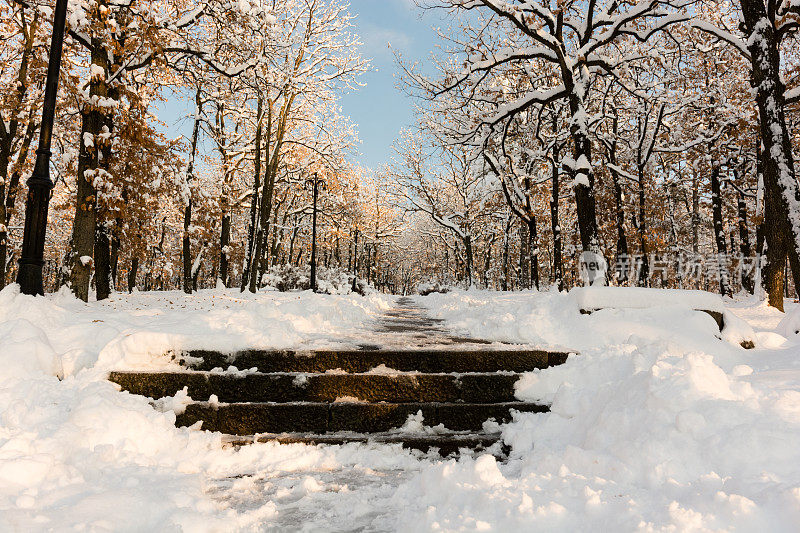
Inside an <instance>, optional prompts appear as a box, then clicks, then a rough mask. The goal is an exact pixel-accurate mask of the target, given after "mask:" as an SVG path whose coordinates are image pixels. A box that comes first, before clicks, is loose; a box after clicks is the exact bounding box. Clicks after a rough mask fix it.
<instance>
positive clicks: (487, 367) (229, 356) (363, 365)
mask: <svg viewBox="0 0 800 533" xmlns="http://www.w3.org/2000/svg"><path fill="white" fill-rule="evenodd" d="M575 353H577V352H576V351H567V350H564V351H556V350H546V349H526V348H520V349H509V348H497V349H491V348H486V347H483V348H480V349H461V348H459V349H452V348H450V347H443V348H438V349H432V348H419V349H403V350H395V349H378V350H358V349H343V350H329V349H325V350H241V351H234V352H230V353H224V352H221V351H216V350H184V351H181V352H175V353H171V354H170V355H171V357H172V358H173V360H176V361H178V363H179V364H181V365H184V366H186V367H188V368H192V369H195V370H207V371H209V370H213V369H215V368H227V367H228V366H229V365H235V366H237V367H239V368H257V369H258V370H259V371H261V372H264V373H275V372H301V373H311V372H325V371H327V370H342V371H345V372H351V373H365V372H368V371H370V370H372V369H373V368H375V367H377V366H380V365H385V366H386V367H388V368H391V369H393V370H398V371H402V372H408V371H419V372H422V373H469V372H496V371H511V372H531V371H533V370H540V369H544V368H549V367H552V366H558V365H561V364H564V363H565V362H566V361H567V358H568V357H569V356H570V355H572V354H575Z"/></svg>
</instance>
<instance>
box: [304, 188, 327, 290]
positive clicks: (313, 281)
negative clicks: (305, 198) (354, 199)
mask: <svg viewBox="0 0 800 533" xmlns="http://www.w3.org/2000/svg"><path fill="white" fill-rule="evenodd" d="M309 186H310V187H311V188H312V190H313V191H314V209H313V214H312V216H311V290H312V291H314V292H317V198H318V197H319V189H320V188H322V189H324V188H325V180H324V179H322V178H320V177H319V176H318V175H317V173H316V172H314V174H313V176H312V177H311V178H309V179H307V180H306V187H309Z"/></svg>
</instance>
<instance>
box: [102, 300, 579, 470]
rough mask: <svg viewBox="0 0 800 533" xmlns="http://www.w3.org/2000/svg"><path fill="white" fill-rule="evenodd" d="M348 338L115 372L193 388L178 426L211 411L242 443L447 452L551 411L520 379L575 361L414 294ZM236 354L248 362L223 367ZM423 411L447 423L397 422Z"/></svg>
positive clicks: (159, 394) (186, 356)
mask: <svg viewBox="0 0 800 533" xmlns="http://www.w3.org/2000/svg"><path fill="white" fill-rule="evenodd" d="M339 342H340V343H342V342H343V343H344V344H345V345H346V346H351V347H352V346H354V347H355V348H347V349H341V350H336V349H333V350H330V349H326V350H305V351H265V350H249V351H243V352H238V353H234V354H223V353H220V352H215V351H206V350H194V351H188V352H186V353H183V354H180V355H179V356H177V357H176V359H177V360H178V362H179V363H180V364H181V366H182V367H183V368H185V370H183V371H181V372H157V373H148V372H113V373H112V374H111V376H110V379H111V381H114V382H115V383H118V384H119V385H120V386H121V387H122V389H123V390H127V391H129V392H131V393H134V394H140V395H143V396H147V397H149V398H153V399H159V398H164V397H167V396H174V395H175V393H177V392H178V391H181V390H183V388H184V387H186V388H188V393H189V396H190V397H191V398H192V400H193V402H192V403H191V404H189V405H188V406H187V407H186V410H185V411H184V412H183V413H182V414H180V415H178V417H177V422H176V423H177V425H179V426H192V425H194V424H196V423H198V422H202V429H206V430H210V431H219V432H222V433H225V434H226V435H228V437H227V441H228V442H229V443H232V444H234V445H238V444H246V443H249V442H253V441H254V440H258V441H267V440H275V441H278V442H283V443H295V442H303V443H319V444H342V443H346V442H367V441H370V442H381V443H401V444H402V445H403V446H405V447H409V448H416V449H420V450H423V451H428V450H429V449H430V448H436V449H438V451H439V452H440V453H442V454H443V455H448V454H450V453H452V452H457V451H458V450H460V449H462V448H470V449H476V450H480V449H485V448H488V447H490V446H492V445H494V444H495V443H496V442H498V441H499V440H500V435H499V433H496V432H492V431H487V430H486V429H485V427H486V426H485V423H486V421H487V420H494V421H496V422H499V423H502V422H507V421H509V420H510V419H511V416H512V412H513V411H521V412H543V411H547V410H548V406H546V405H539V404H535V403H525V402H520V401H518V400H517V399H516V398H515V397H514V385H515V383H516V382H517V380H518V379H519V376H520V373H522V372H530V371H533V370H536V369H543V368H547V367H550V366H554V365H559V364H562V363H564V362H565V361H566V360H567V353H564V352H556V351H545V350H530V349H526V348H525V347H521V346H514V345H503V344H494V343H491V342H487V341H484V340H480V339H472V338H465V337H462V336H457V335H453V334H451V333H450V332H449V331H448V330H447V329H446V328H445V327H444V325H443V321H442V320H441V319H438V318H433V317H430V316H428V314H427V312H426V310H425V308H423V307H421V306H420V305H419V304H418V303H416V301H415V300H414V299H411V298H399V299H398V300H397V307H395V308H394V309H391V310H389V311H387V312H386V313H385V315H384V316H383V317H381V318H380V319H379V320H378V321H377V323H376V324H375V325H374V327H373V328H372V329H371V330H369V331H365V332H364V335H363V336H361V337H359V338H351V339H339ZM231 365H233V366H235V367H236V368H238V369H251V370H248V371H245V372H232V373H226V372H220V369H224V368H229V367H230V366H231ZM212 400H213V401H212ZM419 413H421V414H422V416H423V421H424V425H425V426H427V427H437V426H440V425H441V426H442V427H437V430H436V431H435V432H431V431H428V432H419V431H416V432H413V431H408V429H410V427H407V428H405V429H406V430H405V431H401V430H400V429H399V428H401V427H402V426H404V425H405V424H406V422H407V421H408V419H409V416H417V415H418V414H419Z"/></svg>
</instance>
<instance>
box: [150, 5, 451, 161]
mask: <svg viewBox="0 0 800 533" xmlns="http://www.w3.org/2000/svg"><path fill="white" fill-rule="evenodd" d="M350 12H351V13H352V14H354V15H356V16H357V18H356V20H355V22H354V24H355V28H354V32H355V33H356V34H357V35H358V36H359V38H360V39H361V41H362V42H363V43H364V46H363V48H362V50H361V54H362V56H363V57H365V58H367V59H370V60H371V64H372V70H371V71H370V72H367V73H366V74H364V75H363V76H361V78H360V81H361V82H363V83H365V84H366V85H365V86H364V87H360V88H358V90H356V91H351V92H349V93H346V94H344V95H343V96H342V100H341V107H342V112H343V114H344V115H346V116H349V117H350V118H351V120H352V122H353V123H354V124H356V126H357V130H358V133H359V139H360V141H361V144H360V145H359V147H358V151H359V155H358V156H357V158H356V162H358V163H360V164H361V165H363V166H366V167H370V168H373V169H378V168H380V167H381V166H382V165H383V164H385V163H386V162H388V161H389V159H390V158H391V155H392V143H393V142H394V140H395V139H396V138H397V137H398V134H399V133H400V131H401V130H402V129H403V128H405V127H408V126H411V125H413V124H414V121H415V117H414V102H413V100H412V99H411V98H410V97H409V96H407V95H406V94H405V93H404V92H402V91H401V90H400V89H399V88H398V87H397V85H398V78H399V72H398V67H397V62H396V60H395V56H394V53H393V51H392V50H394V51H397V52H400V54H401V55H402V56H403V58H404V60H406V61H414V60H427V59H428V58H429V57H430V53H431V51H432V50H434V48H435V46H436V42H437V38H436V34H435V32H434V30H433V29H432V28H431V27H432V26H434V25H436V22H441V20H440V19H439V18H438V17H439V16H440V14H437V13H432V12H424V11H422V10H420V9H419V8H417V7H416V6H415V5H414V2H413V0H350ZM389 44H391V46H392V50H390V49H389V46H388V45H389ZM159 108H160V109H159V110H158V112H157V114H158V115H159V116H160V118H161V120H163V121H164V122H165V123H166V124H167V128H168V131H169V134H170V135H174V136H177V135H181V134H182V135H186V136H188V135H189V134H190V133H191V124H190V123H189V121H188V120H185V119H183V118H182V117H185V116H186V115H189V114H190V113H191V109H190V106H189V105H188V103H187V102H186V101H184V100H182V99H179V98H170V99H168V100H167V101H166V102H165V103H164V104H163V105H162V106H159Z"/></svg>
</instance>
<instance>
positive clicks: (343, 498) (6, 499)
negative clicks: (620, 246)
mask: <svg viewBox="0 0 800 533" xmlns="http://www.w3.org/2000/svg"><path fill="white" fill-rule="evenodd" d="M419 302H420V303H421V304H423V305H425V306H427V307H429V308H430V310H431V314H433V315H435V316H439V317H442V318H445V319H447V324H448V326H449V327H451V328H452V329H453V330H455V331H456V332H457V333H464V334H469V335H472V336H475V337H483V338H487V339H491V340H498V341H506V342H522V343H529V344H535V345H540V346H560V347H566V348H570V349H573V350H577V351H579V352H580V355H577V356H574V357H571V358H570V359H569V361H568V362H567V363H566V364H565V365H563V366H561V367H556V368H552V369H548V370H545V371H542V372H537V373H531V374H528V375H526V377H524V378H523V380H522V381H521V382H520V384H519V386H518V396H519V397H520V398H521V399H533V400H545V401H547V402H551V403H552V412H550V413H546V414H525V415H520V416H518V418H517V419H516V420H515V422H513V423H511V424H508V425H507V426H505V427H504V429H503V431H504V437H505V439H506V440H507V442H508V443H510V444H511V445H512V452H511V457H510V458H509V460H508V461H506V462H503V463H500V462H497V461H496V460H495V459H494V458H493V457H492V456H489V455H483V456H474V457H473V456H463V457H461V458H460V459H459V460H455V459H449V460H441V459H439V458H437V457H435V456H424V455H421V454H419V453H415V452H407V451H403V450H401V449H400V448H399V447H396V446H377V445H376V446H367V445H355V444H354V445H347V446H342V447H335V446H334V447H310V446H304V445H290V446H277V445H273V444H269V443H266V444H257V445H253V446H248V447H243V448H241V449H239V450H234V449H230V448H223V447H222V446H221V437H220V435H215V434H209V433H204V432H200V431H192V430H188V429H178V428H175V427H174V426H173V423H174V419H175V415H174V413H172V412H169V411H168V412H159V411H156V410H155V409H153V408H152V407H151V405H150V404H149V403H148V401H147V400H146V399H144V398H140V397H136V396H132V395H130V394H127V393H121V392H119V391H118V390H117V388H116V386H115V385H113V384H111V383H110V382H107V381H105V376H106V374H107V372H108V371H109V370H110V369H113V368H140V367H141V368H144V367H146V368H165V367H168V366H169V365H170V364H172V363H170V362H169V359H168V358H167V357H164V356H163V355H162V354H163V353H164V352H166V351H168V350H170V349H181V348H190V347H201V346H202V347H207V348H216V349H228V350H233V349H238V348H245V347H279V348H283V347H286V348H288V347H296V346H322V345H325V344H329V343H331V342H334V341H336V340H341V339H352V338H361V337H363V335H364V334H365V333H364V332H365V331H366V330H367V329H368V325H369V323H370V321H372V320H374V319H375V318H377V317H378V316H379V315H380V314H381V313H382V312H383V311H385V310H386V309H387V308H389V307H390V306H391V304H392V299H391V298H390V297H386V296H378V295H374V296H370V297H367V298H361V297H359V296H323V295H313V294H309V293H302V294H298V293H291V294H278V293H262V294H259V295H256V296H251V295H244V296H243V295H240V294H239V293H238V291H233V290H232V291H207V292H202V293H200V294H197V295H193V296H185V295H183V294H181V293H174V292H170V293H142V294H134V295H132V296H127V295H117V296H115V297H114V298H112V299H111V300H110V301H107V302H103V303H100V304H98V303H91V304H88V305H86V304H83V303H81V302H78V301H76V300H74V299H72V298H71V297H70V296H69V295H68V294H65V293H61V294H58V295H51V296H48V297H46V298H36V299H34V298H30V297H25V296H21V295H19V294H18V291H17V289H16V288H15V287H9V288H7V289H5V290H3V291H1V292H0V365H2V367H1V368H2V371H0V531H52V530H79V529H83V530H87V531H106V530H108V531H178V530H185V531H237V530H241V531H251V530H258V531H260V530H271V529H291V530H298V529H300V530H302V529H306V530H309V531H319V530H325V531H350V530H366V531H384V530H385V531H394V530H399V531H429V530H445V531H452V530H469V531H473V530H495V531H508V530H512V528H516V529H520V530H526V531H527V530H546V531H553V530H555V531H576V530H579V531H581V530H582V531H598V530H600V531H640V530H643V531H664V530H669V531H696V530H708V531H717V530H733V531H796V530H797V524H800V448H798V446H797V443H798V442H800V342H798V339H795V338H794V337H795V335H794V333H793V330H794V329H795V328H794V327H793V326H794V324H793V323H792V321H791V320H787V321H785V322H784V323H783V324H779V322H780V321H781V318H782V316H783V315H781V314H780V313H778V312H776V311H773V310H770V309H769V308H767V307H765V306H764V305H762V304H759V303H754V302H752V301H741V302H738V303H733V302H728V303H727V308H728V311H729V312H732V313H734V314H735V315H737V316H739V317H741V318H742V319H743V320H744V321H746V322H748V323H749V324H750V326H752V328H753V329H754V330H755V333H752V332H750V335H752V336H754V338H755V340H756V345H757V348H756V349H755V350H744V349H742V348H741V347H739V346H738V344H737V343H736V342H733V339H728V341H726V340H721V339H719V338H718V336H719V331H718V329H717V325H716V323H715V322H714V320H713V319H712V318H711V317H710V316H708V315H705V314H702V313H698V312H696V311H692V310H690V309H688V308H682V307H681V306H663V307H659V308H649V309H617V310H612V309H606V310H600V311H596V312H595V313H593V314H591V315H581V314H580V313H579V309H580V301H579V299H578V298H576V297H575V296H574V295H559V294H553V293H539V294H535V293H513V294H503V293H491V292H473V291H471V292H454V293H449V294H444V295H431V296H428V297H425V298H420V299H419ZM793 307H794V304H792V305H790V306H789V308H790V310H791V309H792V308H793ZM738 329H739V330H743V329H747V326H746V325H744V326H742V327H739V328H738ZM787 336H789V337H790V338H787Z"/></svg>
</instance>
